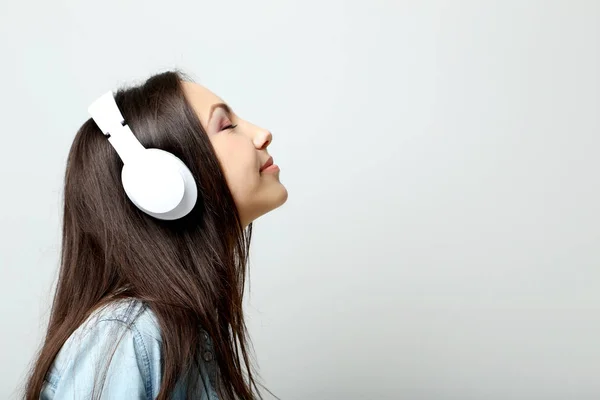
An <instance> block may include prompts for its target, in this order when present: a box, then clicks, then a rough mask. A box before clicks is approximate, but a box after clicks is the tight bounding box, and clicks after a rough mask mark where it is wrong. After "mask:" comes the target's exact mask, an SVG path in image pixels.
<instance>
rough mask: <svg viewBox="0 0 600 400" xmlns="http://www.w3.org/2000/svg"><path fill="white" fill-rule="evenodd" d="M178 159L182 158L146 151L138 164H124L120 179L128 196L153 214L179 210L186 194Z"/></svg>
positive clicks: (137, 161)
mask: <svg viewBox="0 0 600 400" xmlns="http://www.w3.org/2000/svg"><path fill="white" fill-rule="evenodd" d="M153 150H155V149H153ZM174 158H175V160H174ZM176 160H179V159H177V158H176V157H175V156H173V155H171V154H169V153H167V152H164V151H161V150H158V151H148V150H144V151H143V153H142V155H141V156H140V157H138V158H136V159H135V161H133V162H129V163H127V164H125V165H124V166H123V170H122V171H121V180H122V182H123V188H124V189H125V193H126V194H127V197H129V199H130V200H131V201H132V202H133V203H134V204H135V205H136V206H137V207H138V208H140V209H141V210H142V211H144V212H146V213H148V214H150V215H154V214H158V215H161V214H165V213H168V212H171V211H173V210H174V209H176V208H177V206H178V205H179V204H180V203H181V201H182V200H183V198H184V195H185V184H184V181H183V177H182V176H181V173H180V171H179V165H178V163H177V162H176Z"/></svg>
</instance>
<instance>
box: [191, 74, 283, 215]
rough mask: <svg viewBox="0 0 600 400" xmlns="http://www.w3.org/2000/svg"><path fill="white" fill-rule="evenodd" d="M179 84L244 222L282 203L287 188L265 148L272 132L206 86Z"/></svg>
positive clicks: (270, 139)
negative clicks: (243, 117)
mask: <svg viewBox="0 0 600 400" xmlns="http://www.w3.org/2000/svg"><path fill="white" fill-rule="evenodd" d="M182 84H183V90H184V93H185V96H186V99H187V100H188V102H189V103H190V105H191V106H192V107H193V109H194V111H195V112H196V114H197V115H198V118H199V119H200V122H201V123H202V126H203V127H204V129H205V131H206V134H207V135H208V138H209V139H210V142H211V144H212V146H213V148H214V150H215V153H216V155H217V158H218V160H219V163H220V164H221V168H222V170H223V173H224V175H225V179H226V180H227V186H228V187H229V190H230V191H231V194H232V196H233V200H234V201H235V204H236V207H237V210H238V213H239V215H240V219H241V222H242V224H243V226H247V225H248V224H250V223H251V222H252V221H254V220H255V219H256V218H258V217H260V216H261V215H263V214H266V213H267V212H269V211H271V210H273V209H275V208H277V207H279V206H281V205H282V204H283V203H285V201H286V200H287V196H288V193H287V190H286V188H285V187H284V186H283V185H282V184H281V182H280V181H279V172H280V170H279V167H278V166H277V165H276V164H275V163H273V158H272V157H271V156H270V155H269V153H268V151H267V148H268V147H269V144H271V141H272V140H273V136H272V135H271V132H269V131H268V130H266V129H262V128H259V127H257V126H255V125H253V124H251V123H250V122H248V121H245V120H243V119H242V118H240V117H238V116H237V115H235V113H234V112H233V111H232V110H231V109H230V107H229V106H227V104H226V103H225V102H224V101H223V100H222V99H220V98H219V97H218V96H217V95H215V94H214V93H212V92H211V91H210V90H208V89H206V88H205V87H203V86H201V85H199V84H196V83H193V82H182Z"/></svg>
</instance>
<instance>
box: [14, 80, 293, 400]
mask: <svg viewBox="0 0 600 400" xmlns="http://www.w3.org/2000/svg"><path fill="white" fill-rule="evenodd" d="M110 101H113V102H114V103H116V106H118V110H119V111H120V113H121V114H122V117H123V119H124V121H119V122H121V125H127V126H128V127H129V128H130V129H131V131H132V132H133V134H134V135H135V138H137V140H138V141H139V142H140V143H141V145H143V146H144V147H145V148H157V149H161V150H164V151H167V152H169V153H172V154H173V155H175V156H176V157H178V158H179V159H180V160H181V161H182V162H183V164H185V165H186V166H187V168H188V169H189V172H191V177H192V178H193V181H191V182H192V184H193V183H195V185H194V186H195V187H196V189H197V196H196V198H195V201H194V202H193V203H192V205H193V207H190V210H189V212H187V214H185V215H183V216H179V217H178V218H170V219H169V218H157V217H156V215H152V214H151V213H148V212H145V211H146V210H144V209H143V208H140V207H139V204H136V203H134V201H133V200H132V198H131V196H129V194H130V192H129V191H128V192H127V193H126V192H125V190H124V186H123V185H124V182H123V181H122V179H124V178H125V176H123V177H122V175H121V170H122V168H123V160H122V158H121V157H120V156H122V154H121V152H119V153H117V151H116V150H115V149H116V147H115V146H114V145H111V143H112V142H111V143H109V139H108V136H110V132H104V131H103V128H102V129H101V127H99V126H98V124H97V122H98V121H95V119H92V118H90V119H88V120H87V121H86V122H85V123H84V124H83V126H82V127H81V128H80V129H79V131H78V132H77V135H76V137H75V139H74V141H73V145H72V147H71V150H70V153H69V158H68V162H67V168H66V176H65V188H64V221H63V235H62V252H61V266H60V274H59V278H58V285H57V289H56V294H55V297H54V302H53V305H52V312H51V316H50V323H49V326H48V331H47V334H46V338H45V341H44V344H43V347H42V349H41V351H40V353H39V355H38V357H37V359H36V362H35V364H34V366H33V369H32V372H31V375H30V377H29V380H28V383H27V388H26V397H27V399H40V398H41V399H90V398H102V399H155V398H158V399H254V398H260V397H261V396H260V393H259V389H258V386H260V385H259V384H258V383H257V381H256V380H255V374H253V368H252V365H251V361H250V355H249V352H250V351H249V345H248V337H247V332H246V327H245V324H244V315H243V312H242V294H243V290H244V280H245V273H246V263H247V259H248V249H249V245H250V237H251V232H252V221H253V220H255V219H256V218H258V217H259V216H261V215H263V214H265V213H267V212H269V211H271V210H273V209H275V208H277V207H278V206H280V205H282V204H283V203H284V202H285V201H286V199H287V191H286V189H285V187H284V186H283V185H282V184H281V183H280V181H279V168H278V167H277V166H276V165H275V164H273V159H272V158H271V157H270V156H269V154H268V152H267V148H268V146H269V144H270V143H271V140H272V136H271V133H270V132H269V131H267V130H265V129H262V128H259V127H257V126H254V125H252V124H251V123H249V122H248V121H245V120H243V119H241V118H240V117H238V116H237V115H235V113H234V112H233V111H232V110H231V109H230V108H229V107H228V106H227V105H226V104H225V103H224V102H223V101H222V100H221V99H220V98H219V97H217V96H216V95H215V94H213V93H211V92H210V91H209V90H208V89H206V88H204V87H202V86H200V85H198V84H195V83H193V82H191V81H190V80H189V79H187V78H186V77H185V76H184V75H183V74H181V73H179V72H165V73H161V74H158V75H154V76H152V77H151V78H149V79H148V80H147V81H146V82H145V83H143V84H142V85H140V86H136V87H131V88H123V89H120V90H119V91H117V92H116V93H115V94H114V100H113V99H112V98H111V99H110ZM115 130H116V128H115ZM105 134H107V135H108V136H105ZM125 164H126V165H127V162H125ZM150 167H152V168H154V166H152V165H151V166H150ZM159 172H160V171H159ZM157 179H159V177H158V175H157ZM135 183H136V182H133V183H132V184H135ZM189 183H190V182H187V183H186V184H189Z"/></svg>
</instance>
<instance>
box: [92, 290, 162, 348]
mask: <svg viewBox="0 0 600 400" xmlns="http://www.w3.org/2000/svg"><path fill="white" fill-rule="evenodd" d="M109 327H110V328H119V327H122V328H124V329H129V330H131V331H133V332H134V333H139V334H140V335H143V336H144V339H146V340H154V341H157V342H158V343H161V342H162V338H161V333H160V326H159V324H158V320H157V318H156V315H155V314H154V312H153V311H152V310H151V309H150V307H149V306H148V305H147V304H145V303H143V302H142V301H140V300H137V299H125V300H118V301H114V302H112V303H109V304H107V305H105V306H103V307H101V308H100V309H98V310H96V311H95V312H94V313H93V314H92V315H91V316H90V317H89V318H88V319H87V321H86V322H85V323H84V324H82V326H81V327H80V329H81V331H82V333H84V334H85V333H86V332H87V331H89V330H94V329H96V330H98V329H100V330H103V329H105V328H109Z"/></svg>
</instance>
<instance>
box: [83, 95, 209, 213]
mask: <svg viewBox="0 0 600 400" xmlns="http://www.w3.org/2000/svg"><path fill="white" fill-rule="evenodd" d="M88 112H89V113H90V114H91V115H92V118H93V120H94V121H95V122H96V125H98V127H99V128H100V130H102V133H104V135H106V136H109V138H108V141H109V142H110V144H111V145H112V146H113V147H114V148H115V150H116V151H117V154H118V155H119V157H121V160H123V164H124V165H123V170H122V171H121V180H122V182H123V188H124V189H125V193H127V197H129V199H130V200H131V201H132V202H133V203H134V204H135V205H136V206H137V207H138V208H139V209H140V210H142V211H143V212H145V213H146V214H148V215H151V216H153V217H155V218H158V219H162V220H174V219H179V218H182V217H184V216H186V215H187V214H189V212H190V211H192V208H194V205H195V204H196V200H197V198H198V190H197V188H196V182H195V181H194V177H193V176H192V173H191V172H190V170H189V169H188V167H187V166H186V165H185V164H184V163H183V162H182V161H181V160H180V159H179V158H177V157H176V156H174V155H173V154H171V153H169V152H167V151H164V150H159V149H146V148H145V147H144V146H142V144H141V143H140V142H139V141H138V140H137V138H136V137H135V136H134V134H133V132H132V131H131V128H129V126H128V125H126V124H125V120H124V119H123V115H122V114H121V111H120V110H119V107H118V106H117V103H116V102H115V98H114V96H113V92H112V91H110V92H108V93H106V94H104V95H103V96H101V97H100V98H99V99H97V100H96V101H94V102H93V103H92V104H91V105H90V106H89V108H88Z"/></svg>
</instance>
